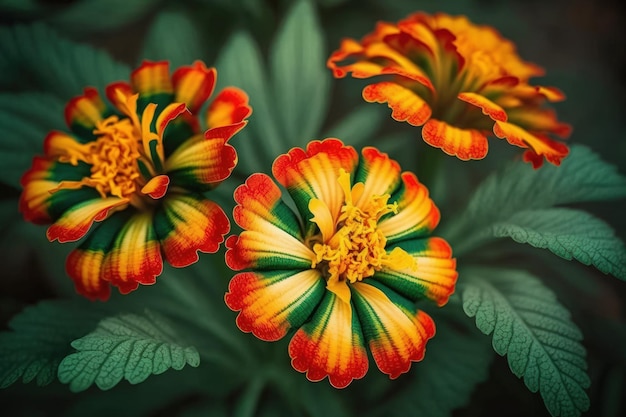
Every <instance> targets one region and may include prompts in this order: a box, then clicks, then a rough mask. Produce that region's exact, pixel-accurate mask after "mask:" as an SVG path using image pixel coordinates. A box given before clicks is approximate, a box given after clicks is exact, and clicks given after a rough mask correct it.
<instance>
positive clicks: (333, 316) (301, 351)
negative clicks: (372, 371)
mask: <svg viewBox="0 0 626 417" xmlns="http://www.w3.org/2000/svg"><path fill="white" fill-rule="evenodd" d="M289 356H290V357H291V364H292V366H293V367H294V369H295V370H297V371H299V372H306V376H307V378H308V379H309V380H311V381H320V380H322V379H324V378H325V377H326V376H328V381H329V382H330V384H331V385H332V386H333V387H335V388H344V387H346V386H348V385H349V384H350V383H351V382H352V380H354V379H360V378H363V377H364V376H365V374H366V373H367V368H368V360H367V353H366V351H365V346H364V343H363V334H362V331H361V326H360V325H359V322H358V320H357V317H356V314H354V311H353V309H352V305H351V304H350V303H345V302H344V301H342V300H340V299H339V298H338V297H337V296H335V295H334V294H333V293H331V292H326V295H325V296H324V298H323V299H322V302H321V304H320V305H319V306H318V307H317V309H316V310H315V313H314V314H313V317H312V318H311V321H309V322H307V323H306V324H304V325H303V326H302V327H301V328H300V329H299V330H298V331H297V332H296V334H294V336H293V338H292V339H291V342H290V343H289Z"/></svg>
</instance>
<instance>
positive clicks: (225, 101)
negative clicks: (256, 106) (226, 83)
mask: <svg viewBox="0 0 626 417" xmlns="http://www.w3.org/2000/svg"><path fill="white" fill-rule="evenodd" d="M250 114H252V107H250V106H249V104H248V95H247V94H246V93H245V92H243V91H242V90H240V89H238V88H236V87H226V88H224V89H223V90H222V91H220V93H219V94H218V95H217V96H216V97H215V99H214V100H213V101H212V102H211V105H210V106H209V108H208V110H207V114H206V121H207V126H208V127H209V129H212V128H214V127H218V126H227V125H232V124H236V123H239V122H242V121H243V120H245V119H246V118H247V117H248V116H250Z"/></svg>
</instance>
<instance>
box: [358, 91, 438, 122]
mask: <svg viewBox="0 0 626 417" xmlns="http://www.w3.org/2000/svg"><path fill="white" fill-rule="evenodd" d="M363 99H365V101H367V102H369V103H387V105H388V106H389V108H390V109H391V110H392V112H391V117H393V118H394V120H397V121H399V122H407V123H409V124H410V125H413V126H421V125H423V124H424V123H426V121H427V120H428V119H429V118H430V116H431V114H432V111H431V108H430V106H429V105H428V104H427V103H426V101H424V99H422V98H421V97H420V96H418V95H417V94H416V93H415V92H413V91H411V90H409V89H408V88H406V87H403V86H401V85H399V84H396V83H393V82H391V81H382V82H379V83H376V84H370V85H368V86H366V87H365V88H364V89H363Z"/></svg>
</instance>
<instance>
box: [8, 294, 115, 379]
mask: <svg viewBox="0 0 626 417" xmlns="http://www.w3.org/2000/svg"><path fill="white" fill-rule="evenodd" d="M103 314H104V311H103V309H102V308H100V307H98V306H95V305H94V304H92V303H90V302H88V301H84V300H71V301H68V300H64V301H45V302H42V303H39V304H37V305H36V306H32V307H27V308H26V309H24V310H23V311H22V312H21V313H19V314H18V315H17V316H15V318H13V320H11V322H9V331H5V332H2V333H0V388H6V387H8V386H9V385H11V384H13V383H14V382H16V381H17V380H18V379H20V378H22V380H23V381H24V383H28V382H30V381H33V380H35V381H36V382H37V385H40V386H43V385H48V384H50V383H52V382H53V381H54V380H55V379H56V373H57V368H58V366H59V363H60V362H61V360H62V359H63V357H65V356H66V355H67V354H69V353H71V352H72V347H71V346H70V343H71V341H72V340H74V339H76V338H77V337H80V336H81V335H83V334H85V333H86V332H88V331H90V330H91V329H93V328H94V327H95V326H96V324H97V323H98V320H99V319H100V318H101V317H102V316H103Z"/></svg>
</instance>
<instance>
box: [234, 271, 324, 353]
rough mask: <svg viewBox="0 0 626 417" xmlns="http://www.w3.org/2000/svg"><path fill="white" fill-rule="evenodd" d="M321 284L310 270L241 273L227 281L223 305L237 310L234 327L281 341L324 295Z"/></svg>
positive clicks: (263, 338) (299, 323)
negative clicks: (224, 303) (228, 282)
mask: <svg viewBox="0 0 626 417" xmlns="http://www.w3.org/2000/svg"><path fill="white" fill-rule="evenodd" d="M324 287H325V283H324V280H323V279H322V277H321V275H320V273H319V272H318V271H316V270H313V269H308V270H304V271H289V270H288V271H272V272H265V273H260V272H243V273H240V274H237V275H235V276H234V277H233V279H232V280H231V281H230V284H229V286H228V291H229V292H228V293H226V296H225V297H224V300H225V301H226V305H227V306H228V307H229V308H230V309H232V310H233V311H239V312H240V313H239V315H238V316H237V326H238V327H239V328H240V329H241V330H242V331H243V332H246V333H249V332H252V333H253V334H254V335H255V336H256V337H258V338H259V339H261V340H266V341H274V340H278V339H280V338H282V337H283V336H285V334H287V332H288V331H289V330H290V329H294V328H298V327H300V326H301V325H302V323H304V322H305V321H306V320H307V319H308V318H309V316H310V315H311V312H312V311H313V309H314V308H315V307H316V306H317V304H318V303H319V302H320V300H321V299H322V296H323V295H324V292H325V290H324Z"/></svg>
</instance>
